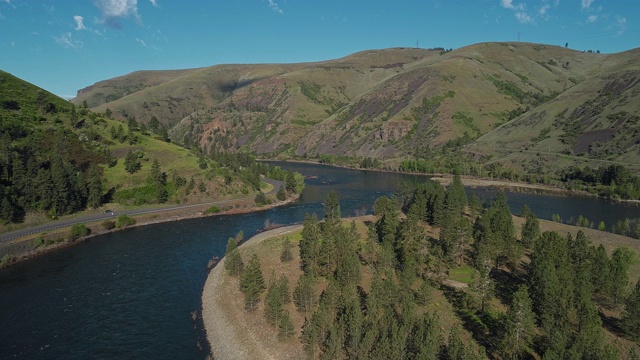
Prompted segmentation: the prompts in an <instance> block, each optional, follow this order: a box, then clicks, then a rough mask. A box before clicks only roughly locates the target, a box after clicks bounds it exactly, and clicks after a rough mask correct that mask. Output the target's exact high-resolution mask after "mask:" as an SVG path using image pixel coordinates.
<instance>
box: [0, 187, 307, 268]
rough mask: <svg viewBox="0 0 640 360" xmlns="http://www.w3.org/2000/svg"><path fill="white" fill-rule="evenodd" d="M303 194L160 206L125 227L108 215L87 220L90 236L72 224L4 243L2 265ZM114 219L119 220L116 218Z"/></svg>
mask: <svg viewBox="0 0 640 360" xmlns="http://www.w3.org/2000/svg"><path fill="white" fill-rule="evenodd" d="M299 198H300V195H299V194H294V195H292V196H290V197H289V198H287V199H286V200H284V201H277V202H274V203H272V204H269V205H264V206H260V207H258V206H256V205H255V202H254V201H253V200H251V199H239V200H237V201H231V202H228V203H226V204H225V205H224V206H221V209H220V210H221V211H219V212H207V209H208V208H210V207H211V204H201V205H195V206H190V207H186V208H182V209H172V210H166V211H163V210H158V211H154V212H152V213H147V214H141V215H131V216H130V217H131V218H133V219H135V220H136V223H135V224H134V225H130V226H127V227H123V228H113V229H106V228H105V227H104V226H103V224H102V223H103V222H104V219H101V220H96V221H94V222H87V223H83V224H84V225H85V226H86V228H87V230H88V232H89V233H88V235H87V236H84V237H81V238H78V239H69V232H70V227H71V226H67V227H61V228H58V229H54V230H51V231H47V232H42V233H35V234H30V235H26V236H23V237H20V238H17V239H13V240H10V241H7V242H3V243H0V259H2V260H1V262H0V268H4V267H7V266H12V265H15V264H18V263H21V262H24V261H27V260H29V259H32V258H35V257H39V256H43V255H45V254H48V253H51V252H53V251H58V250H60V249H63V248H66V247H69V246H74V245H76V244H80V243H82V242H85V241H87V240H89V239H91V238H93V237H96V236H100V235H104V234H107V233H112V232H116V231H122V230H125V229H129V228H134V227H141V226H147V225H153V224H159V223H166V222H174V221H181V220H187V219H194V218H202V217H210V216H221V215H235V214H245V213H251V212H258V211H266V210H269V209H272V208H274V207H277V206H282V205H286V204H290V203H292V202H294V201H296V200H298V199H299ZM112 220H114V221H115V218H114V219H112ZM36 242H39V243H41V245H38V246H36V245H35V243H36ZM34 246H35V247H34Z"/></svg>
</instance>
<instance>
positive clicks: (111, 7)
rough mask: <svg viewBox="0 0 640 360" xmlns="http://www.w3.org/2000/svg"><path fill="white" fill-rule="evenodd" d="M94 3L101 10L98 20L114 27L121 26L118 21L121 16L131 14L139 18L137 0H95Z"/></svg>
mask: <svg viewBox="0 0 640 360" xmlns="http://www.w3.org/2000/svg"><path fill="white" fill-rule="evenodd" d="M95 4H96V6H97V7H98V9H100V11H101V12H102V19H101V20H100V21H99V22H100V23H103V24H105V25H107V26H109V27H112V28H114V29H120V28H121V27H122V25H121V24H120V22H119V20H120V19H121V18H126V17H129V16H133V17H134V18H136V19H137V20H140V16H139V15H138V0H96V3H95Z"/></svg>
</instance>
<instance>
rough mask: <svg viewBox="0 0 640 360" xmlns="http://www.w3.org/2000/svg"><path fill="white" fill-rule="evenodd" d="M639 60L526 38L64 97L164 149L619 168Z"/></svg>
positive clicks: (225, 68)
mask: <svg viewBox="0 0 640 360" xmlns="http://www.w3.org/2000/svg"><path fill="white" fill-rule="evenodd" d="M639 54H640V51H638V50H631V51H627V52H623V53H618V54H610V55H604V54H597V53H593V52H580V51H575V50H571V49H567V48H562V47H558V46H549V45H540V44H530V43H481V44H475V45H471V46H467V47H464V48H460V49H456V50H453V51H449V50H445V49H430V50H429V49H414V48H394V49H384V50H371V51H363V52H359V53H356V54H353V55H350V56H347V57H344V58H341V59H336V60H330V61H323V62H316V63H303V64H263V65H217V66H212V67H206V68H200V69H191V70H179V71H140V72H135V73H131V74H128V75H125V76H121V77H118V78H115V79H110V80H105V81H102V82H99V83H97V84H94V85H92V86H90V87H88V88H85V89H82V90H80V91H79V92H78V97H77V98H75V99H74V100H73V102H74V103H76V104H82V103H84V102H86V104H87V105H88V106H89V107H91V108H92V109H94V110H95V111H98V112H104V111H106V110H107V109H110V110H111V111H112V112H113V113H114V116H115V117H116V118H117V119H127V118H132V117H135V119H136V120H138V121H141V122H143V123H146V122H149V121H151V119H152V118H154V117H155V118H156V119H158V120H159V121H160V122H161V123H163V124H165V125H166V126H167V128H168V129H169V134H170V136H171V138H172V139H173V140H174V141H177V142H179V143H183V144H185V145H187V146H194V145H197V146H199V147H201V148H202V149H205V150H206V151H211V150H221V149H226V150H228V149H231V150H240V149H242V150H249V151H255V152H256V153H258V154H261V155H264V156H276V155H278V156H283V157H318V156H322V155H340V156H344V155H346V156H351V157H361V158H362V157H371V158H377V159H381V160H383V161H386V162H388V163H392V164H393V163H396V164H397V161H398V160H399V159H403V158H407V157H421V156H424V153H425V152H429V151H430V150H432V149H437V148H442V147H447V146H449V145H451V144H457V145H465V144H471V145H468V147H469V149H468V151H467V154H470V155H472V156H475V157H476V158H479V157H481V158H483V159H488V160H490V161H498V162H501V163H503V164H510V163H516V162H518V161H520V160H521V159H515V158H514V157H512V156H510V155H511V153H512V152H517V151H520V150H521V149H522V150H523V152H524V153H525V154H529V155H527V156H530V153H526V151H535V152H536V153H537V152H541V151H542V150H545V149H546V152H547V153H549V154H550V155H554V156H552V157H550V159H549V161H547V162H548V163H553V164H556V163H558V156H557V155H558V154H569V155H571V154H572V155H574V156H575V155H578V154H583V155H581V156H583V157H588V158H589V159H596V160H607V161H621V162H625V163H627V162H633V161H634V160H633V159H634V156H635V154H636V152H637V150H638V149H637V145H636V144H635V142H636V141H637V140H638V139H636V137H635V136H636V135H637V130H638V125H637V124H636V123H635V120H634V119H636V118H637V117H638V115H639V114H638V111H639V109H638V106H637V105H635V106H634V104H637V103H638V101H637V100H638V99H637V98H638V90H637V88H636V85H637V82H636V81H635V79H636V78H637V76H638V65H637V64H638V57H639ZM590 99H596V100H590ZM589 101H591V102H589ZM560 114H562V115H560ZM557 119H560V120H557ZM634 134H635V135H634ZM496 139H499V140H500V142H497V141H496ZM525 147H526V148H527V149H524V148H525ZM521 157H526V156H521ZM534 165H537V164H534ZM531 166H533V165H531Z"/></svg>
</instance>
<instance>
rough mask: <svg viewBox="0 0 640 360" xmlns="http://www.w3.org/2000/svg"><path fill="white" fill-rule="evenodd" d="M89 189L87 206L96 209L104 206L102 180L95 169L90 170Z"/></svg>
mask: <svg viewBox="0 0 640 360" xmlns="http://www.w3.org/2000/svg"><path fill="white" fill-rule="evenodd" d="M88 187H89V189H88V190H89V193H88V197H87V206H89V207H92V208H94V209H95V208H97V207H98V206H100V205H101V204H102V180H101V178H100V173H98V170H97V169H96V168H95V167H93V168H91V170H89V182H88Z"/></svg>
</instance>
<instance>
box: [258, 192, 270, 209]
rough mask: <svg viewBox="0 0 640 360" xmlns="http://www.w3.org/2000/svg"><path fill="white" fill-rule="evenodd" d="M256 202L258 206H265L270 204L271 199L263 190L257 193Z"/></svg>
mask: <svg viewBox="0 0 640 360" xmlns="http://www.w3.org/2000/svg"><path fill="white" fill-rule="evenodd" d="M255 202H256V205H257V206H263V205H266V204H268V203H269V200H267V196H266V195H265V194H264V193H263V192H262V191H260V192H259V193H258V195H256V198H255Z"/></svg>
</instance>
